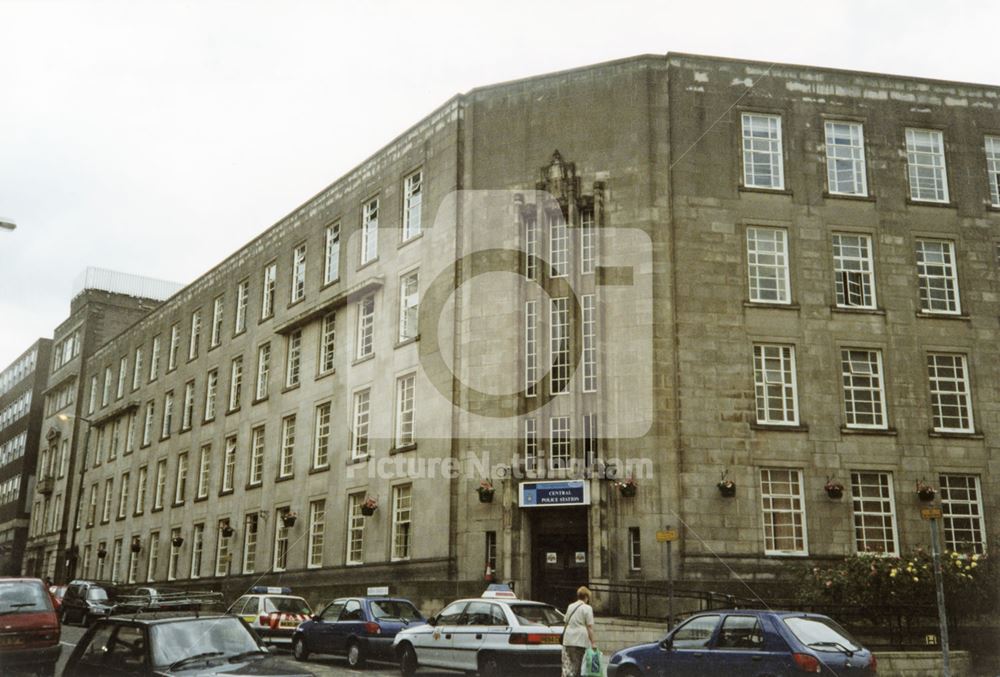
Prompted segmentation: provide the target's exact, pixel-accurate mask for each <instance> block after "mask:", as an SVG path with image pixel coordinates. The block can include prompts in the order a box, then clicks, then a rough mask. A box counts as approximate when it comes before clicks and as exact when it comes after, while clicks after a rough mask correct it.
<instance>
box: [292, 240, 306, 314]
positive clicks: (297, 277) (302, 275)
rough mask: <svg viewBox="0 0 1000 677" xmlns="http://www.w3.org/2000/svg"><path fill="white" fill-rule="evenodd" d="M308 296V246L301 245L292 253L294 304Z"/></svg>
mask: <svg viewBox="0 0 1000 677" xmlns="http://www.w3.org/2000/svg"><path fill="white" fill-rule="evenodd" d="M305 295H306V245H305V244H304V243H303V244H300V245H299V246H298V247H296V248H295V251H293V252H292V303H295V302H296V301H301V300H302V299H303V298H305Z"/></svg>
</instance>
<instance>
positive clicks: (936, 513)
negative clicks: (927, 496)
mask: <svg viewBox="0 0 1000 677" xmlns="http://www.w3.org/2000/svg"><path fill="white" fill-rule="evenodd" d="M920 516H921V517H922V518H924V519H925V520H936V519H941V508H921V510H920Z"/></svg>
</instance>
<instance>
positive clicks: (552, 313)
mask: <svg viewBox="0 0 1000 677" xmlns="http://www.w3.org/2000/svg"><path fill="white" fill-rule="evenodd" d="M549 326H550V328H551V332H552V335H551V337H550V351H551V355H552V387H551V392H552V393H553V394H559V393H566V392H569V299H568V298H565V297H563V298H558V299H552V300H551V305H550V306H549Z"/></svg>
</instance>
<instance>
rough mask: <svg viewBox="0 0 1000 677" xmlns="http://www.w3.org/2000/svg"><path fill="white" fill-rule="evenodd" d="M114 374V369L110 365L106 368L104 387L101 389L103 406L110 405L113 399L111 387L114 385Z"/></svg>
mask: <svg viewBox="0 0 1000 677" xmlns="http://www.w3.org/2000/svg"><path fill="white" fill-rule="evenodd" d="M112 374H113V371H112V369H111V366H110V365H109V366H107V367H105V368H104V389H103V390H102V391H101V406H102V407H106V406H108V403H109V402H110V401H111V387H112V384H111V377H112Z"/></svg>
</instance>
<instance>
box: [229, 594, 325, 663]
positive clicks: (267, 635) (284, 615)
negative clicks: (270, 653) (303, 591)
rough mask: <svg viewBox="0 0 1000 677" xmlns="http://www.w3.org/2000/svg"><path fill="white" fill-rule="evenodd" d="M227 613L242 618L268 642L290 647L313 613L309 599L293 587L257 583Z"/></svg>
mask: <svg viewBox="0 0 1000 677" xmlns="http://www.w3.org/2000/svg"><path fill="white" fill-rule="evenodd" d="M226 613H228V614H231V615H233V616H239V617H241V618H242V619H243V620H244V621H246V622H247V624H248V625H249V626H250V627H251V628H253V629H254V631H255V632H256V633H257V634H258V635H260V637H261V638H262V639H263V640H264V641H265V642H267V643H269V644H275V645H281V646H283V647H286V648H290V647H291V646H292V635H293V634H295V630H296V628H298V627H299V624H300V623H302V621H306V620H309V618H310V617H311V616H312V613H313V612H312V609H311V608H310V607H309V602H307V601H305V600H304V599H302V598H301V597H296V596H295V595H292V589H291V588H276V587H268V586H264V585H256V586H254V587H252V588H250V592H249V593H248V594H246V595H243V596H242V597H240V598H239V599H237V600H236V601H235V602H233V604H232V606H230V607H229V609H228V610H227V611H226Z"/></svg>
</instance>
